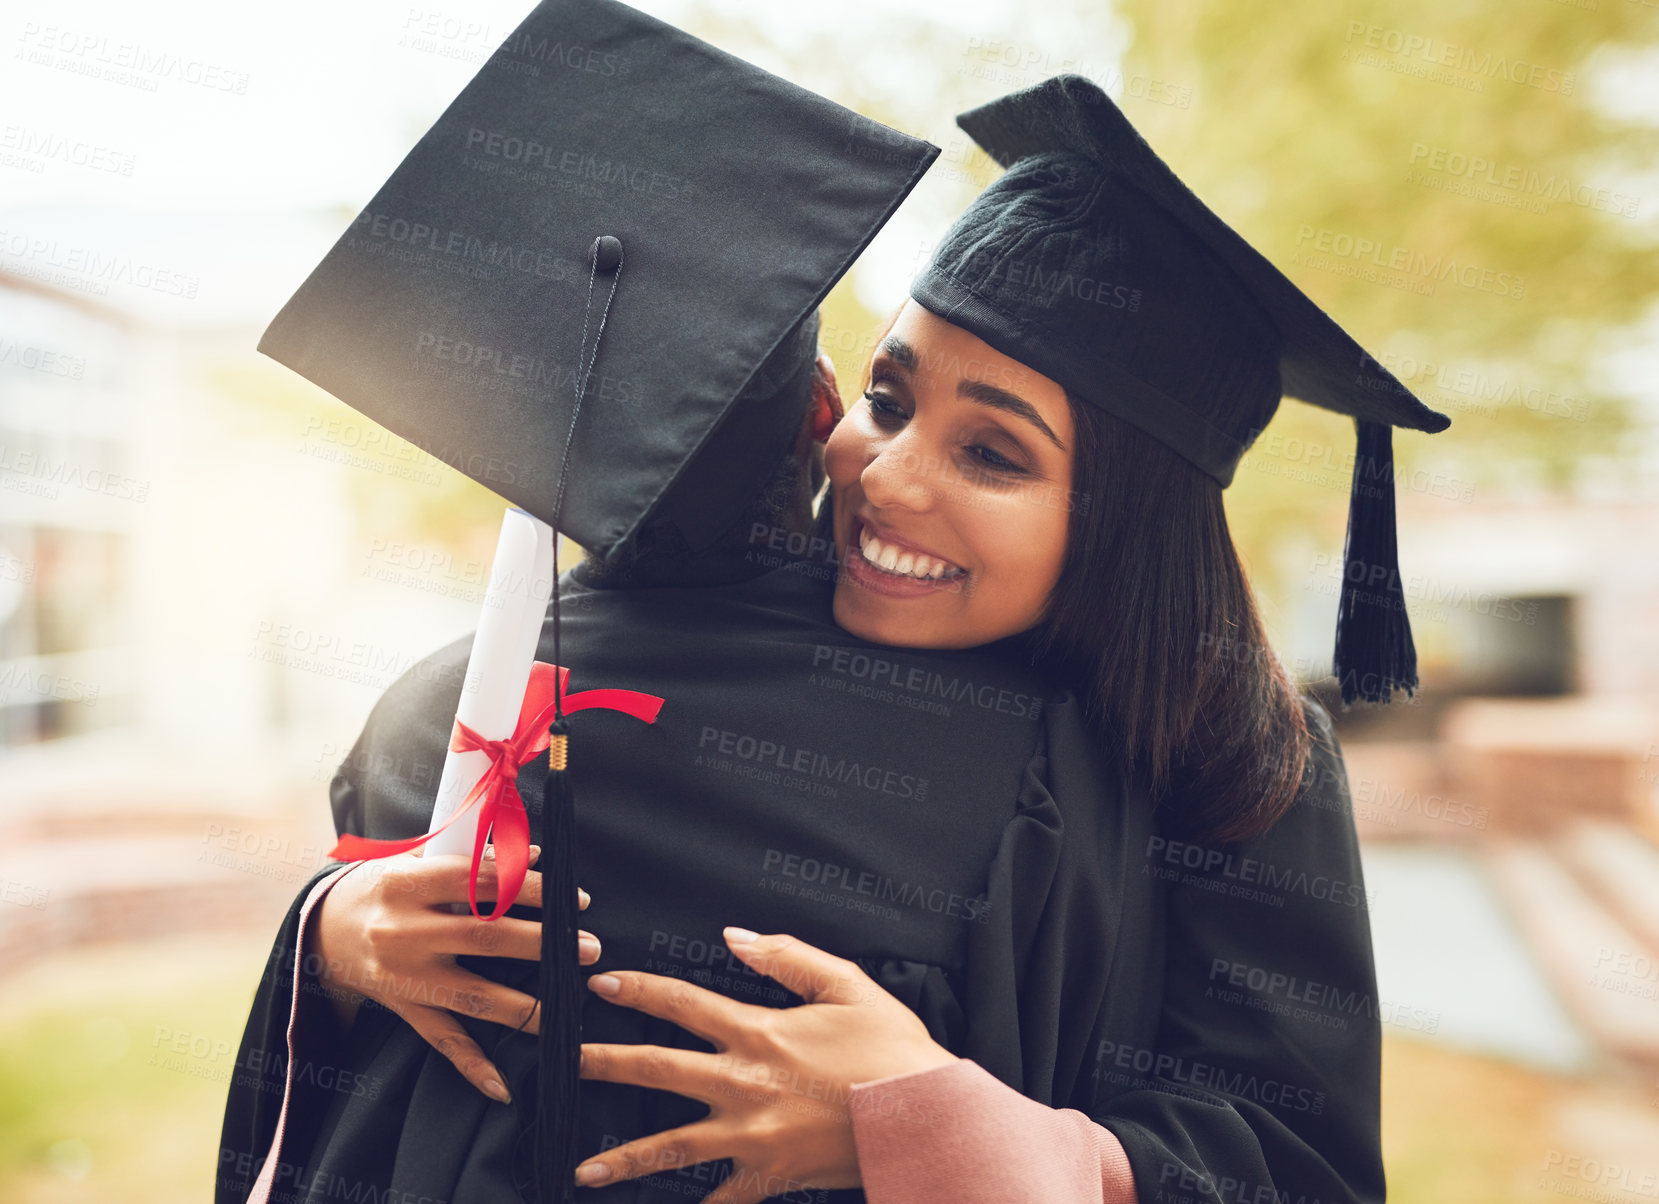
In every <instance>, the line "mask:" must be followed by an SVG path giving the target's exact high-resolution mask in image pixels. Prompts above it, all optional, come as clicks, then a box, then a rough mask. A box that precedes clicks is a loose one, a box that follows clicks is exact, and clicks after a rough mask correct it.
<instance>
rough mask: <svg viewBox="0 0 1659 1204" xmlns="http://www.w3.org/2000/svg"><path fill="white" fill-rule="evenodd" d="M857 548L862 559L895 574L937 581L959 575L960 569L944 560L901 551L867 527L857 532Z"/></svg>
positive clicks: (919, 553)
mask: <svg viewBox="0 0 1659 1204" xmlns="http://www.w3.org/2000/svg"><path fill="white" fill-rule="evenodd" d="M858 546H859V550H860V551H861V552H863V553H864V559H865V560H867V561H869V562H870V563H871V564H873V565H875V566H876V567H877V568H879V569H883V570H885V571H886V572H889V573H893V574H894V575H896V576H903V577H914V578H916V579H917V580H921V581H927V580H933V581H937V580H939V579H940V578H941V577H944V576H947V575H948V576H952V577H954V576H959V575H960V570H959V569H953V568H952V567H951V566H950V565H949V564H947V563H946V562H945V561H943V560H940V559H938V558H937V557H935V556H928V555H926V554H924V553H921V552H901V551H899V549H898V548H896V547H893V546H892V545H890V544H884V543H882V542H881V540H879V539H877V538H876V537H875V536H874V535H871V534H870V532H869V530H868V529H864V530H860V531H859V533H858Z"/></svg>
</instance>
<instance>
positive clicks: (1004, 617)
mask: <svg viewBox="0 0 1659 1204" xmlns="http://www.w3.org/2000/svg"><path fill="white" fill-rule="evenodd" d="M1071 438H1072V419H1071V412H1070V407H1069V405H1068V404H1067V401H1066V395H1065V390H1064V389H1062V388H1061V387H1060V386H1059V385H1057V384H1055V383H1054V382H1053V381H1051V380H1049V379H1048V378H1047V377H1044V376H1042V375H1040V374H1039V373H1036V372H1033V371H1032V370H1031V369H1029V368H1027V367H1025V365H1023V364H1021V363H1019V361H1017V360H1014V359H1012V358H1010V357H1009V356H1006V355H1003V354H1002V353H1001V352H999V351H997V350H995V349H994V348H991V347H989V346H987V345H986V344H985V343H983V342H982V341H981V340H979V339H977V338H975V337H974V336H973V335H972V334H970V333H968V332H967V331H965V330H963V329H961V328H960V327H957V326H952V325H951V324H950V323H949V322H946V321H945V320H944V319H943V318H940V317H938V316H937V315H935V314H932V313H930V312H929V311H928V310H926V309H924V308H922V307H921V306H920V305H917V304H916V303H915V302H910V303H909V304H907V305H905V306H904V308H903V309H902V310H901V311H900V312H899V314H898V317H897V320H896V321H895V322H894V324H893V325H892V327H891V328H890V329H889V331H888V333H887V335H886V337H885V338H884V339H883V340H882V342H881V345H880V346H879V347H878V348H877V349H876V354H875V358H874V360H873V361H872V363H871V368H870V385H869V388H868V390H867V391H866V392H865V394H864V396H863V397H862V398H861V399H860V400H859V402H858V404H857V405H856V406H854V407H853V408H852V410H850V411H849V412H848V414H847V416H846V417H845V418H844V419H842V421H841V423H840V424H839V425H838V426H837V427H836V428H835V433H834V434H832V435H831V436H830V439H829V442H828V443H827V444H826V446H825V448H824V465H825V468H826V470H827V472H828V474H829V479H830V486H831V489H832V491H833V492H832V494H831V496H832V497H833V499H834V504H833V516H834V517H833V521H834V524H835V539H836V546H837V547H838V548H841V549H844V554H843V556H842V558H841V559H842V564H843V566H844V568H845V572H844V574H843V576H842V578H841V584H840V585H839V586H838V588H837V589H836V592H835V619H836V622H837V623H839V624H840V625H841V626H842V627H845V628H846V629H847V630H848V631H850V632H852V633H853V634H854V635H858V636H862V637H863V638H864V639H867V640H874V641H876V642H878V643H885V644H899V643H902V644H908V645H910V646H912V647H918V648H971V647H975V646H977V645H979V644H988V643H991V642H993V641H995V640H1000V639H1003V638H1005V637H1007V636H1010V635H1014V634H1015V633H1017V632H1022V631H1025V630H1027V629H1029V628H1030V627H1032V626H1033V625H1034V624H1035V623H1036V622H1037V620H1038V619H1039V618H1041V617H1042V614H1043V612H1044V610H1045V609H1046V607H1047V605H1048V600H1049V596H1050V594H1051V592H1052V590H1053V587H1054V584H1055V582H1056V581H1057V580H1058V579H1059V576H1060V568H1061V564H1062V562H1063V560H1064V558H1065V550H1066V530H1067V525H1068V518H1069V516H1068V514H1067V511H1066V510H1065V509H1064V508H1062V507H1057V506H1054V505H1052V504H1051V501H1052V496H1054V495H1058V496H1069V493H1070V489H1071V475H1072V466H1071V452H1070V449H1069V444H1070V442H1071ZM1032 485H1036V486H1039V487H1043V488H1042V489H1039V490H1038V491H1035V492H1034V491H1033V490H1032V489H1031V488H1030V487H1031V486H1032ZM1048 489H1052V490H1053V491H1054V494H1053V495H1051V494H1050V493H1048V492H1046V491H1045V490H1048Z"/></svg>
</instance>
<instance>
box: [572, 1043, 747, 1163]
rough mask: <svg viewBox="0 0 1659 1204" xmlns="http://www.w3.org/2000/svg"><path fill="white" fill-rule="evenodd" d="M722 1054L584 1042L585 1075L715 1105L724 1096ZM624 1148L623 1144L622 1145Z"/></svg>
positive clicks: (587, 1077)
mask: <svg viewBox="0 0 1659 1204" xmlns="http://www.w3.org/2000/svg"><path fill="white" fill-rule="evenodd" d="M719 1065H720V1059H719V1055H717V1054H710V1053H703V1052H701V1051H699V1050H695V1049H670V1048H668V1047H667V1046H663V1045H584V1046H582V1069H581V1076H582V1077H583V1078H584V1079H597V1080H599V1081H601V1082H606V1083H633V1084H635V1085H637V1086H640V1087H654V1088H656V1089H657V1090H659V1091H672V1092H673V1093H674V1094H675V1095H684V1096H687V1097H689V1098H691V1099H696V1100H702V1101H703V1102H704V1103H705V1104H709V1105H713V1104H715V1103H717V1102H719V1100H720V1099H722V1098H723V1096H722V1093H721V1092H720V1090H719V1088H718V1083H717V1079H718V1077H719V1075H718V1068H719ZM618 1148H621V1147H618Z"/></svg>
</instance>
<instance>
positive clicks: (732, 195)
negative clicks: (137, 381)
mask: <svg viewBox="0 0 1659 1204" xmlns="http://www.w3.org/2000/svg"><path fill="white" fill-rule="evenodd" d="M938 153H939V152H938V149H937V148H936V147H934V146H932V145H930V144H929V143H926V142H923V141H920V140H918V139H915V138H911V137H909V136H908V135H906V134H902V133H900V132H898V131H896V130H893V129H890V128H888V127H887V126H884V125H881V124H880V123H877V122H874V121H871V120H869V119H868V118H865V117H862V116H860V115H859V114H857V113H855V112H853V111H851V110H849V109H846V108H844V107H842V106H841V105H838V104H835V103H834V102H832V101H830V100H827V99H825V98H824V97H822V96H818V95H816V94H814V93H812V92H809V91H807V90H805V89H803V88H800V87H797V86H795V85H794V84H791V83H789V82H788V81H786V80H783V79H780V78H778V77H777V76H774V75H771V74H769V73H768V72H766V71H763V70H761V69H760V68H758V67H756V66H754V65H752V64H750V63H747V62H745V61H743V60H742V59H739V58H736V57H734V56H732V55H730V54H727V53H725V52H723V51H721V50H719V49H717V48H715V47H713V46H710V45H708V44H707V43H705V42H702V41H700V40H698V39H697V38H694V37H692V36H690V35H689V34H686V33H684V32H682V31H681V30H678V29H676V28H674V27H673V26H671V25H666V24H664V23H663V22H661V21H658V20H656V19H654V18H652V17H649V16H646V15H645V14H643V13H640V12H637V11H636V10H634V9H632V8H629V7H627V6H626V5H623V4H619V3H614V2H613V0H544V2H543V3H542V4H540V5H538V6H537V7H536V9H535V11H534V12H532V13H531V14H530V15H529V17H527V18H526V19H525V21H524V22H523V24H521V25H520V26H519V27H518V28H517V29H516V30H514V31H513V33H512V35H511V36H510V37H509V38H508V39H507V40H506V42H505V43H504V44H503V45H502V46H501V47H500V48H499V49H498V50H497V51H496V52H495V53H494V54H493V55H492V56H491V57H490V59H489V61H488V62H486V63H485V64H484V66H483V68H482V69H481V70H480V71H479V72H478V74H477V76H475V77H474V78H473V80H472V82H471V83H469V84H468V85H467V87H466V88H465V90H464V91H462V93H461V94H460V96H459V97H457V98H456V100H455V101H454V103H453V104H451V105H450V106H449V108H448V109H447V110H446V111H445V112H444V114H443V115H442V116H441V117H440V118H439V119H438V121H437V122H436V124H434V125H433V126H432V128H431V129H430V130H428V131H427V133H426V135H425V136H424V137H422V138H421V140H420V141H419V142H418V143H417V144H416V145H415V148H414V149H413V150H412V151H411V152H410V153H409V155H408V156H407V157H406V158H405V159H404V161H403V162H402V163H401V164H400V165H399V166H398V168H397V170H396V171H395V172H393V173H392V176H391V178H390V179H388V180H387V181H386V183H385V184H384V185H383V186H382V187H381V189H380V191H379V192H378V193H376V194H375V196H374V199H373V200H371V201H370V202H369V204H368V206H367V207H366V208H365V209H364V210H363V212H362V213H361V214H359V215H358V217H357V219H356V220H355V221H354V222H353V223H352V225H351V227H350V228H349V229H348V230H347V231H346V232H345V233H344V234H343V235H342V236H341V238H340V240H339V241H338V242H337V243H336V244H335V246H334V248H333V249H332V250H331V251H330V252H329V253H328V255H327V257H325V258H324V259H323V261H322V263H321V264H319V265H318V267H317V268H316V270H315V271H313V272H312V273H311V275H310V277H309V278H308V279H307V280H306V281H305V283H304V284H302V285H301V286H300V288H299V290H298V291H297V292H296V293H295V294H294V296H293V298H292V299H291V300H290V301H289V302H288V304H287V305H286V306H284V307H283V309H282V312H281V313H279V314H278V315H277V317H276V320H275V321H274V322H272V323H271V326H270V329H268V330H267V331H266V332H265V335H264V337H263V338H262V339H261V340H260V344H259V349H260V350H261V351H262V352H264V353H265V354H266V355H269V356H271V357H272V358H273V359H277V360H280V361H281V362H282V363H284V364H286V365H288V366H289V367H290V368H293V369H294V370H295V371H297V372H299V373H301V374H302V375H304V376H306V377H308V378H309V379H311V380H312V381H314V382H316V383H317V384H319V385H321V386H322V387H323V388H325V389H327V390H328V391H329V392H331V393H333V394H334V395H335V396H336V397H338V398H340V399H341V400H342V401H345V402H346V403H347V404H349V405H351V406H352V407H353V408H355V409H357V410H360V411H362V412H363V413H364V414H366V415H368V416H369V417H371V418H373V419H375V420H376V421H378V422H380V423H381V424H382V425H384V426H386V427H388V428H390V429H391V430H392V431H394V432H396V433H397V434H399V435H401V436H403V437H404V438H406V439H408V440H409V441H410V442H412V443H414V444H416V445H418V446H420V447H421V448H423V449H425V450H426V451H428V452H429V453H430V454H432V455H433V456H436V457H437V458H438V459H441V460H444V461H446V462H448V463H450V464H452V465H453V466H455V467H456V468H458V469H460V470H461V471H463V472H465V473H466V474H467V475H468V476H470V477H472V478H473V479H474V480H476V481H478V482H480V483H481V484H483V485H485V486H487V487H488V488H490V489H492V490H494V491H495V492H496V493H499V494H501V495H502V496H503V497H505V498H507V499H509V500H510V501H512V502H514V503H515V504H517V505H519V506H522V507H523V508H524V509H526V510H528V511H529V512H530V513H532V514H534V515H536V516H537V517H539V518H541V519H543V520H544V521H547V522H552V521H553V518H554V513H555V508H556V501H557V498H558V492H559V485H560V473H559V464H560V461H561V458H562V456H563V453H564V449H565V445H566V439H567V437H570V436H571V435H572V429H571V421H570V419H571V411H572V406H573V403H574V399H575V392H576V383H575V382H576V378H577V375H578V373H579V372H582V371H591V377H590V379H589V381H588V390H587V392H586V394H585V400H584V402H583V405H584V414H585V418H584V421H582V422H579V423H577V424H576V426H575V429H574V436H573V442H572V443H571V447H570V464H569V482H568V491H567V493H566V495H565V497H564V500H563V508H562V511H561V512H560V513H559V522H558V524H557V525H558V528H559V530H560V531H561V532H563V533H564V534H566V535H568V536H570V537H571V538H572V539H574V540H575V541H576V542H577V543H579V544H581V545H582V546H584V547H585V548H587V549H589V550H590V551H594V552H597V553H600V554H604V553H607V552H609V551H610V550H611V549H612V548H614V547H615V546H616V545H617V544H618V543H620V542H621V541H623V540H624V539H625V538H627V537H628V536H629V535H631V534H632V533H633V532H635V531H636V530H637V529H638V528H639V527H640V526H641V524H642V523H643V522H645V521H646V520H647V519H649V518H652V517H666V518H671V519H673V520H674V521H675V522H676V523H677V524H679V525H681V526H682V528H683V529H684V531H685V533H686V535H687V538H688V540H689V541H690V542H691V543H692V544H693V546H701V545H704V544H707V543H708V542H709V541H710V540H711V539H712V538H713V537H714V536H715V535H716V534H718V533H719V531H720V530H721V527H722V523H721V520H725V521H726V522H729V521H730V520H731V519H732V518H735V517H736V514H737V512H738V511H739V510H740V509H741V507H742V505H743V504H744V503H746V502H747V501H748V500H749V499H750V497H751V496H752V495H753V493H754V491H755V489H756V488H758V486H759V485H760V483H761V482H762V481H763V480H764V479H765V476H766V474H767V472H768V471H769V470H770V469H771V467H772V466H773V464H774V463H775V461H776V458H777V454H781V452H782V449H783V447H784V445H785V443H786V441H787V438H786V436H787V434H788V433H792V432H793V430H795V429H797V428H798V426H799V422H800V419H801V417H802V414H801V413H795V414H779V413H777V412H776V407H769V406H766V405H764V404H763V403H764V402H765V401H766V400H768V399H769V395H770V391H771V390H773V389H775V388H776V386H777V385H779V384H781V383H782V381H783V380H785V379H786V378H788V377H789V376H791V375H793V372H794V370H795V369H796V368H797V367H798V366H799V365H800V363H801V362H802V360H803V358H804V359H806V360H810V359H812V358H813V357H814V355H815V348H816V344H815V340H814V339H813V337H811V336H812V335H813V334H814V333H815V332H813V331H812V330H810V329H807V328H804V326H803V320H804V319H810V316H811V315H813V314H814V313H815V310H816V307H817V305H818V303H819V302H820V301H821V300H822V299H823V297H824V295H825V294H826V293H827V292H828V291H829V289H830V287H831V286H832V285H833V284H834V283H835V281H836V280H837V279H839V278H840V277H841V275H842V274H843V273H844V272H845V271H846V270H847V268H848V267H849V266H851V264H852V261H853V260H854V258H856V257H857V255H858V253H859V252H860V251H861V250H863V248H864V247H865V245H866V244H867V243H868V242H869V240H870V239H871V237H873V236H874V234H875V232H876V231H877V230H878V229H880V228H881V226H882V224H883V223H884V222H885V221H886V220H887V218H888V216H889V215H890V214H891V213H892V211H893V210H894V209H895V208H896V207H897V206H898V204H899V202H900V201H901V200H903V199H904V197H905V196H906V195H907V194H908V193H909V191H910V189H911V188H912V187H913V186H914V185H915V183H916V181H917V180H918V179H919V178H920V177H921V175H922V173H923V172H924V171H925V170H926V169H927V167H928V165H929V164H930V163H931V162H932V161H933V159H934V158H935V157H936V156H937V155H938ZM602 235H608V236H611V237H613V238H615V239H617V240H619V242H620V247H621V253H622V259H623V262H622V264H621V271H620V276H617V275H616V274H614V273H612V274H603V273H602V274H600V275H599V276H598V278H597V280H592V281H590V276H591V275H592V273H591V272H590V267H591V261H590V258H589V251H590V246H591V244H592V243H593V242H594V240H595V238H597V237H599V236H602ZM590 283H591V285H592V289H591V304H590ZM613 283H615V284H616V285H617V287H616V292H615V295H614V297H610V290H611V286H612V284H613ZM607 299H609V307H608V309H607V306H606V302H607ZM601 320H602V321H603V323H604V326H603V334H602V337H596V333H597V331H598V328H599V324H600V322H601ZM584 334H585V335H586V344H585V346H584V342H583V339H584ZM596 344H597V355H596V356H595V345H596ZM769 357H770V358H769ZM740 398H741V399H743V400H744V401H745V402H746V403H748V402H752V403H753V404H745V405H744V406H741V407H739V410H740V412H737V413H734V409H733V407H734V402H736V401H738V400H739V399H740ZM587 407H591V411H589V410H588V408H587ZM711 440H714V441H717V446H716V447H715V448H714V450H716V451H717V453H718V454H717V455H712V456H710V457H708V458H707V459H706V460H699V462H698V463H697V464H694V463H693V461H694V459H698V456H697V453H698V452H699V450H700V449H702V448H703V447H704V445H705V443H706V442H709V441H711ZM705 466H719V468H720V470H719V471H713V470H710V471H698V470H699V468H702V467H705ZM688 472H689V473H690V474H691V475H692V477H694V478H695V481H694V483H695V486H696V487H695V488H687V487H686V486H687V485H688V484H691V483H692V482H691V481H688V480H687V474H688ZM757 473H758V476H757V475H756V474H757Z"/></svg>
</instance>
